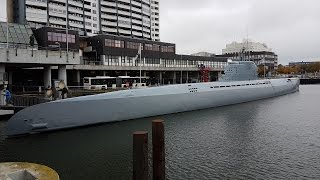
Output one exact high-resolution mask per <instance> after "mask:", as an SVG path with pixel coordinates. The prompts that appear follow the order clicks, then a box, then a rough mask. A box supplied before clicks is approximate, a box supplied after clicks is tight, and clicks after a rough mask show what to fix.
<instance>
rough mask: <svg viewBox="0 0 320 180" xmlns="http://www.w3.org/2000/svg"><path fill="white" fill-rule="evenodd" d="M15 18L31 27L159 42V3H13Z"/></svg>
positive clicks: (39, 0)
mask: <svg viewBox="0 0 320 180" xmlns="http://www.w3.org/2000/svg"><path fill="white" fill-rule="evenodd" d="M14 1H15V3H14V6H15V7H14V12H15V13H14V19H15V22H17V23H28V24H29V25H30V26H31V27H36V28H38V27H42V26H51V27H59V28H66V27H67V26H68V28H69V29H72V30H78V31H79V33H80V35H89V36H90V35H93V34H111V35H122V36H127V37H136V38H143V39H149V40H159V0H14Z"/></svg>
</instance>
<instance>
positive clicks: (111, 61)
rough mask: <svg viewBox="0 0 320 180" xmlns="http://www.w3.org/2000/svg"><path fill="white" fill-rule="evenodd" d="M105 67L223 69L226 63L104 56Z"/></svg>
mask: <svg viewBox="0 0 320 180" xmlns="http://www.w3.org/2000/svg"><path fill="white" fill-rule="evenodd" d="M103 64H104V65H106V66H140V65H141V66H143V67H198V66H199V64H204V65H205V66H206V67H212V68H223V67H224V66H225V64H226V62H214V61H192V60H172V59H161V60H160V59H158V58H142V59H141V63H140V59H139V58H136V57H124V56H106V58H105V59H104V62H103Z"/></svg>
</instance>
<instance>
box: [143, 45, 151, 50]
mask: <svg viewBox="0 0 320 180" xmlns="http://www.w3.org/2000/svg"><path fill="white" fill-rule="evenodd" d="M144 47H145V50H147V51H152V44H145V45H144Z"/></svg>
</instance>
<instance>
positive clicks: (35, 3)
mask: <svg viewBox="0 0 320 180" xmlns="http://www.w3.org/2000/svg"><path fill="white" fill-rule="evenodd" d="M26 5H32V6H39V7H47V3H46V2H42V1H34V0H26Z"/></svg>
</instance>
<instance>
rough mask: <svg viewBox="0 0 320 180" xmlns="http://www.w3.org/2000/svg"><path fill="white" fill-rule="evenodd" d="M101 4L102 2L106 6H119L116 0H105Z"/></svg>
mask: <svg viewBox="0 0 320 180" xmlns="http://www.w3.org/2000/svg"><path fill="white" fill-rule="evenodd" d="M101 4H102V5H105V6H111V7H117V4H116V3H114V2H107V1H104V0H102V1H101Z"/></svg>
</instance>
